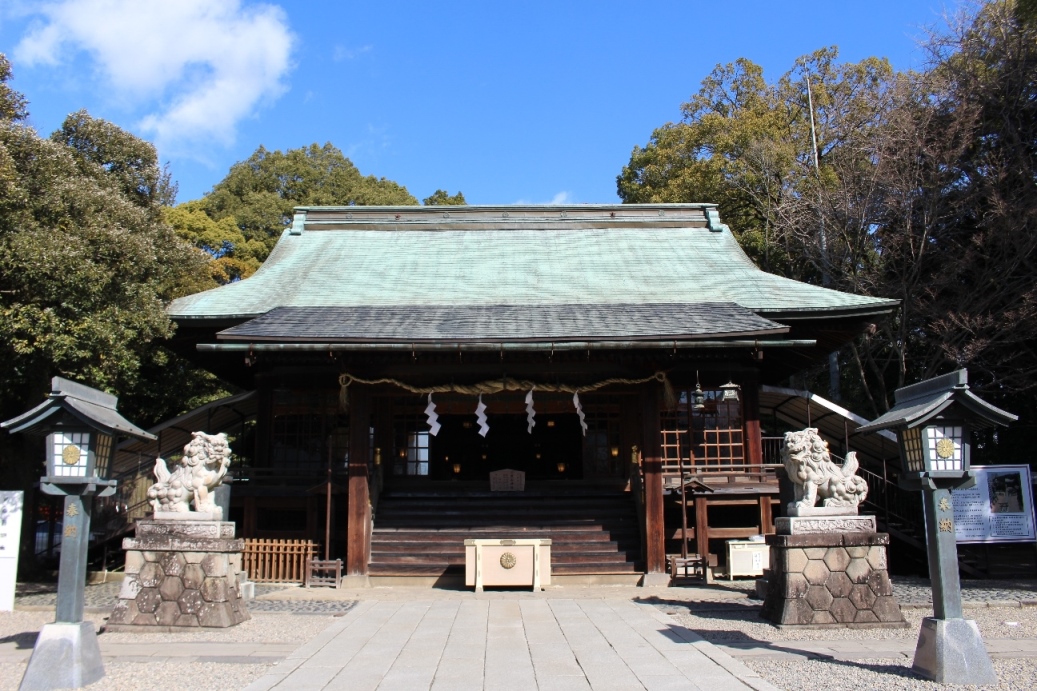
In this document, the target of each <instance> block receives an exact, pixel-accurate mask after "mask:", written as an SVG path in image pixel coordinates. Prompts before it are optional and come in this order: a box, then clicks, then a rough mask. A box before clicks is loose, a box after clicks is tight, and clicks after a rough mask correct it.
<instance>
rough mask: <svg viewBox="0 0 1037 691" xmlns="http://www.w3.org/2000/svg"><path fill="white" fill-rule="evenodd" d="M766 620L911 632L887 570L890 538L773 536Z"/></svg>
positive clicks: (863, 535)
mask: <svg viewBox="0 0 1037 691" xmlns="http://www.w3.org/2000/svg"><path fill="white" fill-rule="evenodd" d="M767 544H768V545H770V548H771V555H770V569H768V571H767V572H766V573H765V574H764V578H765V579H766V590H767V595H766V600H765V601H764V604H763V610H762V612H761V614H760V615H761V616H762V617H763V618H764V619H767V620H769V621H772V622H774V623H776V624H780V625H796V626H819V627H820V626H840V627H843V626H852V627H868V626H905V625H906V622H905V621H904V615H903V613H901V611H900V605H899V604H898V603H897V601H896V599H895V598H894V597H893V585H892V583H890V580H889V573H888V570H887V565H886V547H887V545H888V544H889V535H887V534H885V533H845V534H839V533H835V534H831V533H822V534H806V535H768V536H767Z"/></svg>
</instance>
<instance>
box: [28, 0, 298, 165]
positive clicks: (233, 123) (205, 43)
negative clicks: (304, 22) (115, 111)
mask: <svg viewBox="0 0 1037 691" xmlns="http://www.w3.org/2000/svg"><path fill="white" fill-rule="evenodd" d="M34 13H35V14H36V15H38V19H37V21H35V22H34V23H33V24H32V25H31V26H30V29H29V30H28V32H27V33H26V34H25V36H24V37H23V38H22V40H21V41H20V42H19V44H18V45H17V46H16V47H15V50H14V56H15V58H16V60H17V61H18V63H20V64H24V65H27V66H32V65H49V66H60V65H64V64H68V63H69V62H71V61H74V60H76V59H78V58H79V56H80V55H81V54H83V53H85V54H86V55H88V56H89V57H90V58H91V60H92V67H93V68H94V70H95V71H96V73H97V74H98V76H99V77H100V79H101V81H102V82H103V86H104V88H106V89H109V90H110V93H111V95H112V96H113V97H114V98H117V99H119V100H122V101H124V102H125V103H127V104H129V105H131V106H133V107H135V108H141V109H143V110H145V111H149V110H150V111H151V112H147V114H146V115H144V117H143V118H142V119H141V121H140V123H139V126H140V128H141V129H142V130H143V132H144V133H146V134H148V135H150V136H152V137H153V138H154V140H155V143H156V144H157V145H158V146H159V148H160V149H163V150H164V151H165V150H166V149H169V148H173V149H177V148H181V147H183V146H185V145H191V144H195V145H197V144H205V143H212V142H217V143H220V144H230V143H232V142H233V140H234V136H235V133H236V128H237V125H238V123H239V122H240V121H241V120H243V119H244V118H247V117H249V116H251V115H252V114H253V113H254V112H255V111H256V108H257V107H258V106H259V105H260V104H261V103H262V102H263V101H264V100H269V99H274V98H276V97H278V96H280V95H281V94H282V93H283V92H284V91H285V88H286V87H285V84H284V81H283V80H284V77H285V75H286V74H287V73H288V71H289V70H290V68H291V59H290V58H291V53H292V47H293V43H294V42H295V36H294V35H293V34H292V33H291V31H290V30H289V29H288V25H287V17H286V16H285V13H284V11H283V10H282V9H281V8H280V7H276V6H273V5H264V4H257V5H251V6H248V7H242V3H241V1H240V0H173V1H166V2H140V1H139V0H62V1H59V2H52V3H47V4H43V5H39V6H37V7H36V8H35V11H34Z"/></svg>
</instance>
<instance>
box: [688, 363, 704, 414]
mask: <svg viewBox="0 0 1037 691" xmlns="http://www.w3.org/2000/svg"><path fill="white" fill-rule="evenodd" d="M691 409H692V410H695V411H703V410H705V409H706V393H705V392H704V391H703V390H702V385H701V384H699V371H698V370H695V390H694V391H692V392H691Z"/></svg>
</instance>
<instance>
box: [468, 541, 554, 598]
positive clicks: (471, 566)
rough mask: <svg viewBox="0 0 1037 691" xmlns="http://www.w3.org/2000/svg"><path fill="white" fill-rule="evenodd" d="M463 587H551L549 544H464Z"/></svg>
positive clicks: (503, 542) (475, 542) (513, 542)
mask: <svg viewBox="0 0 1037 691" xmlns="http://www.w3.org/2000/svg"><path fill="white" fill-rule="evenodd" d="M464 551H465V585H471V586H475V592H477V593H479V592H482V589H483V586H487V585H503V586H508V585H525V586H531V587H532V588H533V590H541V589H542V588H543V587H544V586H546V585H551V540H550V539H546V538H526V539H517V540H465V541H464Z"/></svg>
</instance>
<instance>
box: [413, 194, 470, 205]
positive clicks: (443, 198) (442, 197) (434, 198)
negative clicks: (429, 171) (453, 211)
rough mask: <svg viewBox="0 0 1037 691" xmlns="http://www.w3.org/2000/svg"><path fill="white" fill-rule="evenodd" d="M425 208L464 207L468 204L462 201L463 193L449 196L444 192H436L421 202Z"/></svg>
mask: <svg viewBox="0 0 1037 691" xmlns="http://www.w3.org/2000/svg"><path fill="white" fill-rule="evenodd" d="M421 203H422V204H424V205H425V206H464V205H466V204H467V203H468V202H466V201H465V199H464V193H462V192H458V193H457V194H455V195H453V196H451V195H450V193H449V192H447V191H446V190H436V191H435V192H433V193H432V194H431V195H430V196H428V197H425V198H424V199H422V200H421Z"/></svg>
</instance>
